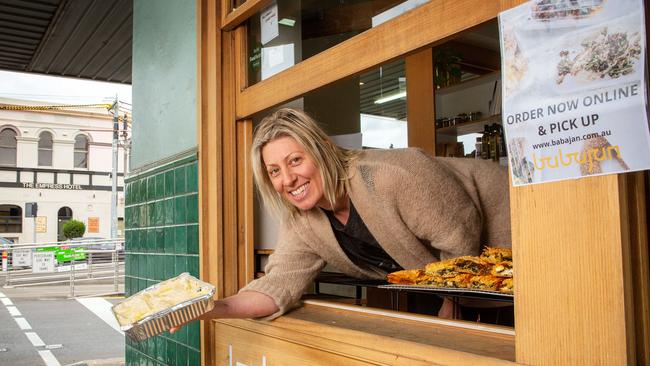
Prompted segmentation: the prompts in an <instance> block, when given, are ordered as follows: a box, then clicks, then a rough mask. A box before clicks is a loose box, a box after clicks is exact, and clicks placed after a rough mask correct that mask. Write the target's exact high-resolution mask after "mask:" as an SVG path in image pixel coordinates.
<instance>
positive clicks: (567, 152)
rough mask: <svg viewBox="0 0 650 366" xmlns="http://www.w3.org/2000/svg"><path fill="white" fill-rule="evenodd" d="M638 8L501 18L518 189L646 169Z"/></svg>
mask: <svg viewBox="0 0 650 366" xmlns="http://www.w3.org/2000/svg"><path fill="white" fill-rule="evenodd" d="M644 24H645V21H644V7H643V1H642V0H616V1H613V0H609V1H607V0H576V1H559V2H551V3H550V4H549V3H548V2H543V3H542V2H541V1H539V0H537V1H530V2H528V3H525V4H523V5H521V6H518V7H516V8H513V9H510V10H508V11H506V12H503V13H501V14H500V15H499V25H500V28H501V29H500V37H501V55H502V57H501V59H502V76H503V83H502V84H503V86H502V93H503V111H502V115H503V124H504V126H505V132H506V138H507V140H506V141H507V145H508V156H509V158H510V169H511V173H512V179H513V184H514V185H515V186H519V185H526V184H534V183H542V182H551V181H557V180H564V179H576V178H580V177H586V176H595V175H603V174H612V173H621V172H630V171H637V170H643V169H648V168H650V133H649V132H648V122H647V112H646V86H645V49H646V46H645V36H644V35H645V29H644Z"/></svg>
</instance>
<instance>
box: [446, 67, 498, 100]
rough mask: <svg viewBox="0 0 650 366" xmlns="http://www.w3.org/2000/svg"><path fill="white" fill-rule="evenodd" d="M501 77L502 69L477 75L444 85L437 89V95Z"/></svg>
mask: <svg viewBox="0 0 650 366" xmlns="http://www.w3.org/2000/svg"><path fill="white" fill-rule="evenodd" d="M500 77H501V70H497V71H493V72H491V73H488V74H485V75H481V76H479V77H475V78H473V79H469V80H466V81H462V82H460V83H457V84H454V85H450V86H444V87H442V88H439V89H436V95H445V94H449V93H453V92H457V91H460V90H463V89H467V88H471V87H473V86H477V85H481V84H485V83H494V82H495V81H496V80H498V79H499V78H500Z"/></svg>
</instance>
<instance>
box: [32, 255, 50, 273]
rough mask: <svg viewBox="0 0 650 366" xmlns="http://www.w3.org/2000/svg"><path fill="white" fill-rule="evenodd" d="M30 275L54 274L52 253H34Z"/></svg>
mask: <svg viewBox="0 0 650 366" xmlns="http://www.w3.org/2000/svg"><path fill="white" fill-rule="evenodd" d="M32 262H33V263H34V265H33V266H32V273H52V272H54V252H34V255H33V260H32Z"/></svg>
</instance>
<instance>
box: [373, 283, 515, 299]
mask: <svg viewBox="0 0 650 366" xmlns="http://www.w3.org/2000/svg"><path fill="white" fill-rule="evenodd" d="M377 287H378V288H383V289H387V290H407V291H421V292H429V293H437V294H439V295H442V296H451V297H466V298H474V299H483V300H496V301H504V302H512V301H513V300H514V295H513V294H506V293H503V292H498V291H485V290H475V289H470V288H451V287H437V286H427V285H380V286H377Z"/></svg>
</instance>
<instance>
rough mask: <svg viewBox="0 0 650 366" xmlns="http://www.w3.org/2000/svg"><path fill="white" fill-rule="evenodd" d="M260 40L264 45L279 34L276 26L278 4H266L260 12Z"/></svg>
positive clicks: (278, 28)
mask: <svg viewBox="0 0 650 366" xmlns="http://www.w3.org/2000/svg"><path fill="white" fill-rule="evenodd" d="M260 30H261V35H260V41H261V42H262V45H265V44H267V43H269V42H271V41H272V40H273V38H275V37H277V36H279V35H280V27H279V26H278V4H277V3H275V4H273V5H270V6H268V7H267V8H265V9H264V10H262V13H261V14H260Z"/></svg>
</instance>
